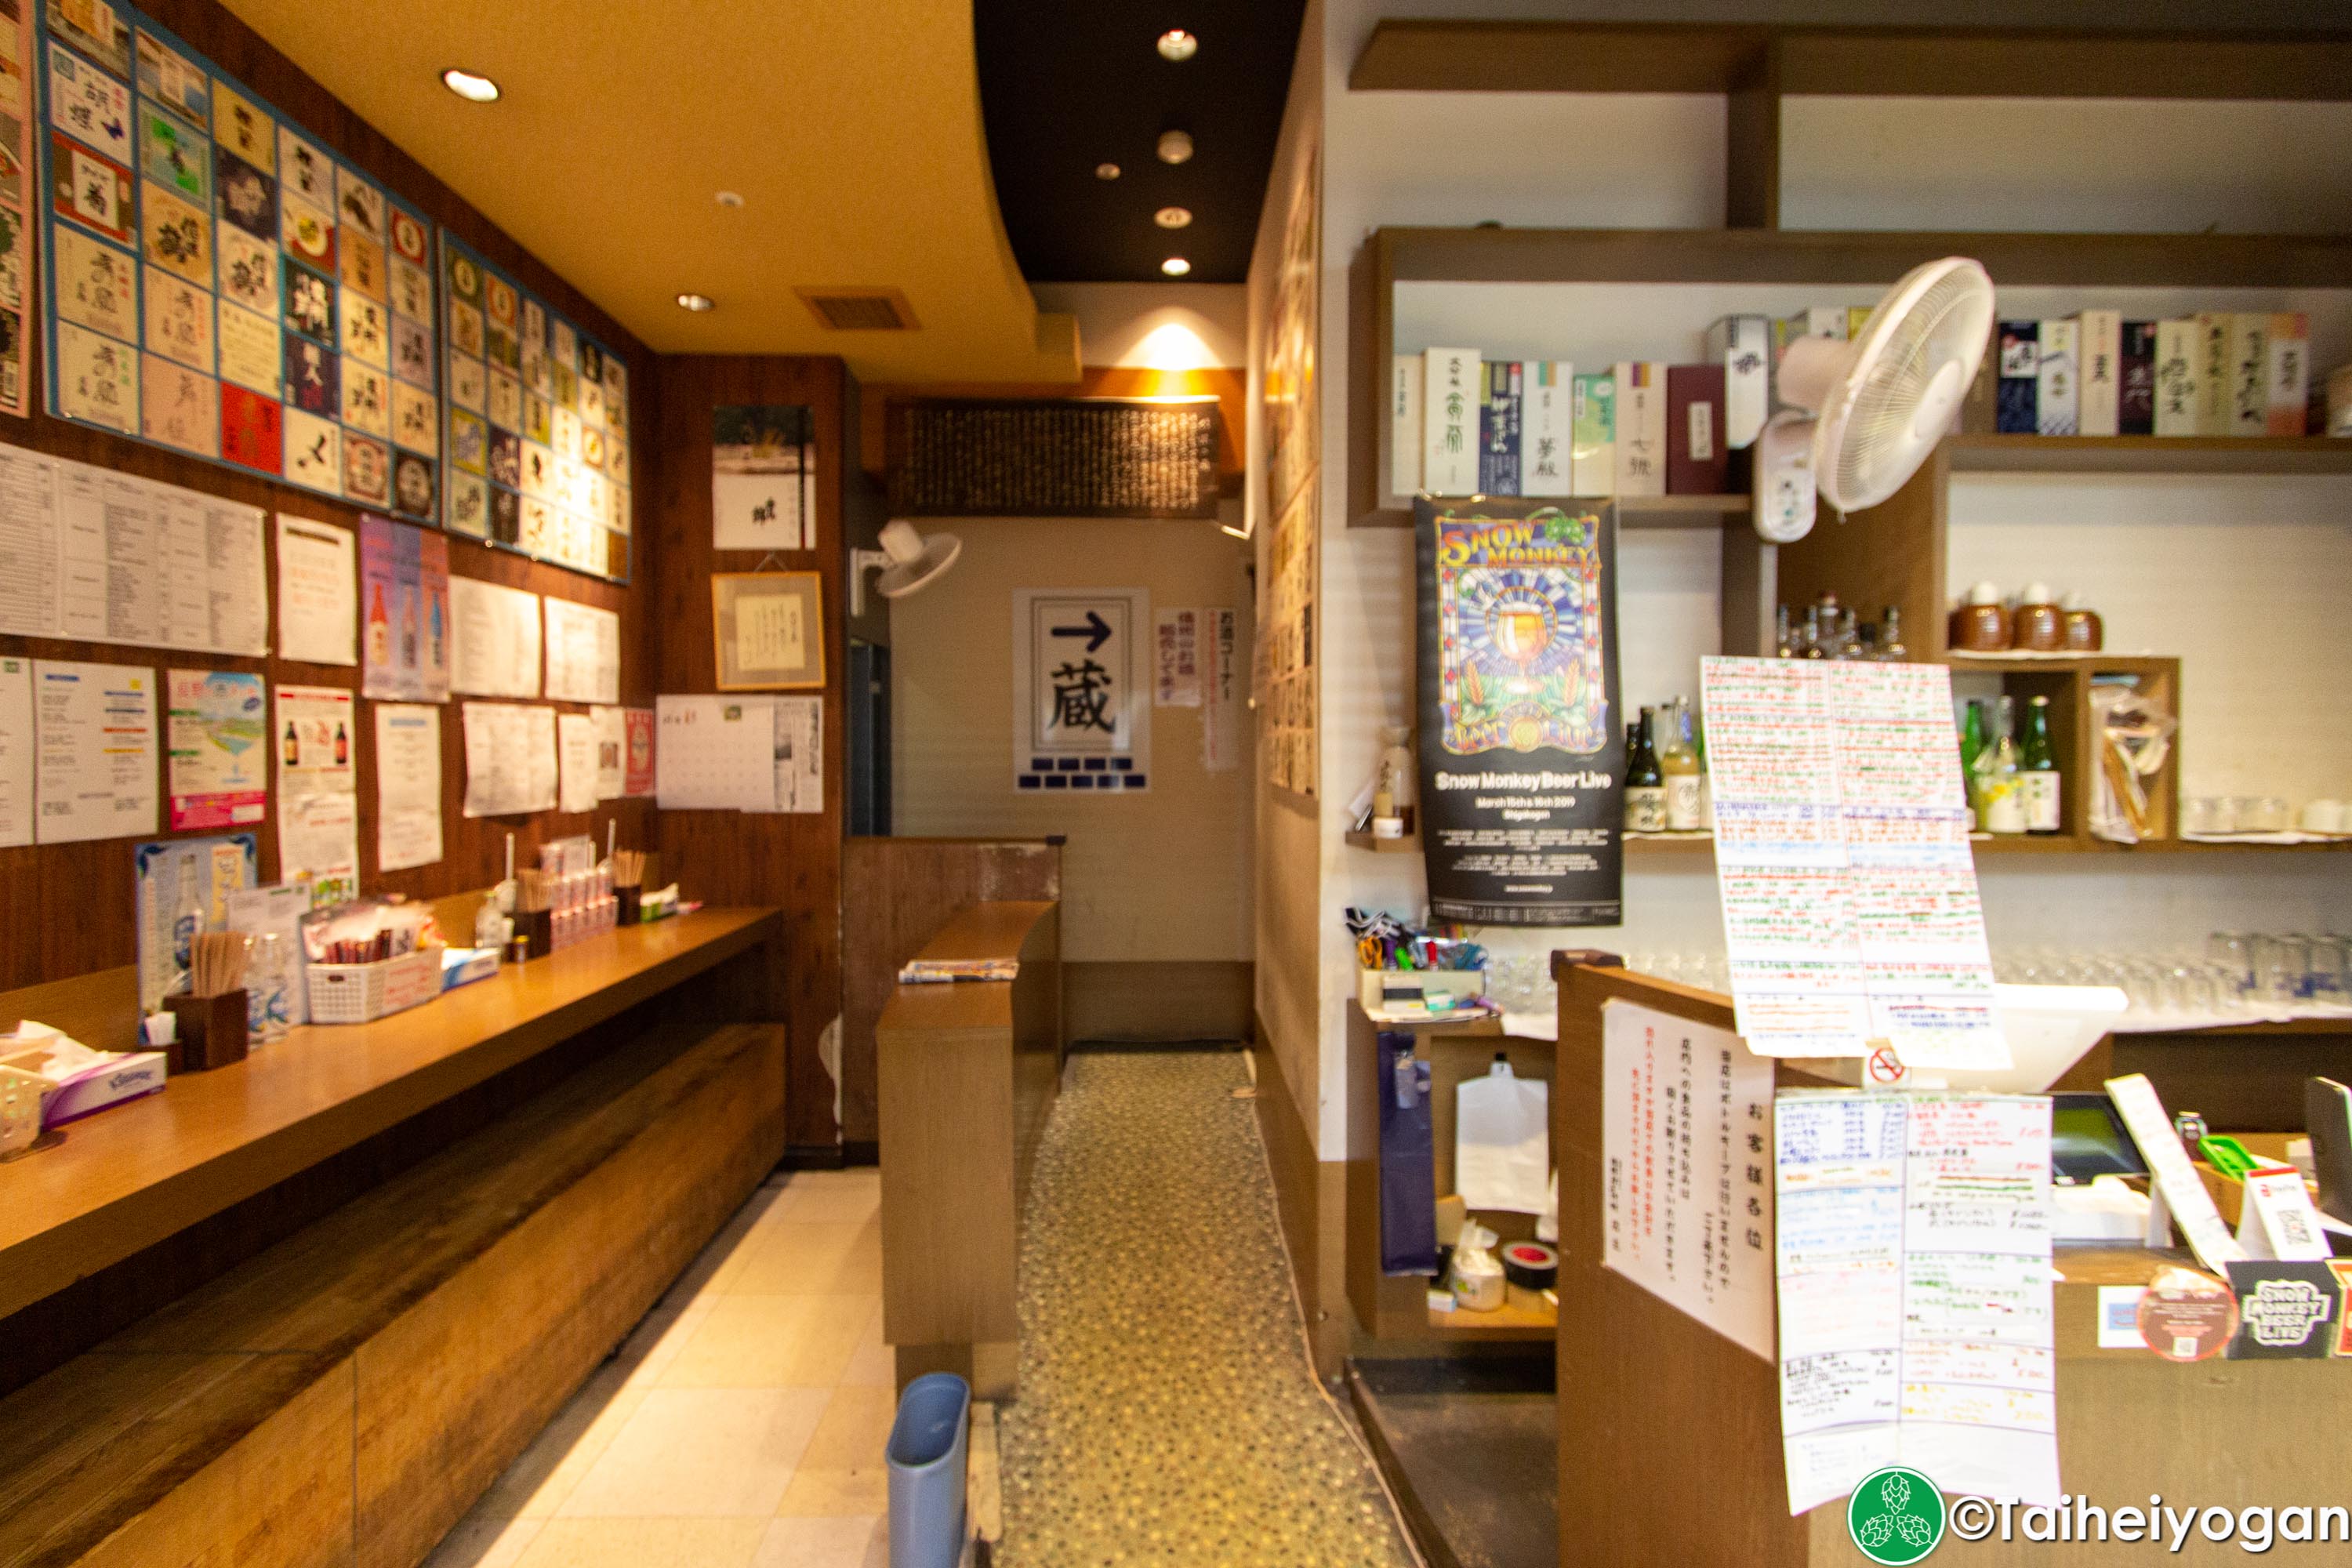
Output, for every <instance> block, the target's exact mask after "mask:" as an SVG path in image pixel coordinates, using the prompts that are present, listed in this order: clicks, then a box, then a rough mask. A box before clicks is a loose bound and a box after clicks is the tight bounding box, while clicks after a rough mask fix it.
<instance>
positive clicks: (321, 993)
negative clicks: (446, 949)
mask: <svg viewBox="0 0 2352 1568" xmlns="http://www.w3.org/2000/svg"><path fill="white" fill-rule="evenodd" d="M439 994H441V950H440V949H439V948H437V947H425V948H419V949H418V950H417V951H416V952H408V953H403V954H402V955H401V956H400V957H398V958H387V959H385V960H383V962H382V963H313V964H311V965H310V1022H312V1023H313V1024H365V1023H370V1022H373V1020H375V1019H377V1018H381V1017H383V1016H386V1015H387V1014H392V1013H397V1012H399V1011H400V1010H401V1009H403V1008H404V1007H414V1006H415V1005H417V1004H418V1003H419V1002H430V1001H431V1000H433V998H434V997H436V996H438V995H439Z"/></svg>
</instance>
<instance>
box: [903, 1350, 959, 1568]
mask: <svg viewBox="0 0 2352 1568" xmlns="http://www.w3.org/2000/svg"><path fill="white" fill-rule="evenodd" d="M970 1442H971V1384H968V1383H966V1382H965V1381H964V1380H963V1379H962V1378H961V1377H958V1376H957V1375H956V1374H955V1373H951V1372H934V1373H925V1374H924V1375H923V1376H921V1377H919V1378H917V1379H915V1381H914V1382H912V1383H910V1384H908V1385H907V1392H906V1393H905V1394H901V1395H899V1396H898V1419H896V1420H895V1421H893V1422H891V1424H890V1443H889V1447H887V1449H886V1450H885V1454H886V1457H887V1459H888V1462H889V1466H890V1568H955V1565H956V1561H957V1559H958V1558H960V1557H961V1556H962V1554H963V1535H964V1521H963V1470H964V1451H965V1449H966V1447H968V1446H969V1444H970Z"/></svg>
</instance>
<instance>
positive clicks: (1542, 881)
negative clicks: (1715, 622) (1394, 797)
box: [1413, 497, 1625, 926]
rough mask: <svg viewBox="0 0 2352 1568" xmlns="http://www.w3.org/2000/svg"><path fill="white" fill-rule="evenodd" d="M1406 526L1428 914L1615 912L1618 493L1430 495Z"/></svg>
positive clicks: (1558, 919) (1621, 764)
mask: <svg viewBox="0 0 2352 1568" xmlns="http://www.w3.org/2000/svg"><path fill="white" fill-rule="evenodd" d="M1413 530H1414V534H1415V536H1416V538H1417V539H1418V541H1419V550H1420V559H1421V615H1420V623H1421V637H1420V648H1421V659H1420V666H1421V677H1420V683H1421V690H1420V710H1421V714H1420V717H1421V744H1420V752H1421V842H1422V853H1423V856H1424V857H1425V858H1426V859H1427V862H1428V868H1429V904H1430V912H1431V914H1432V915H1433V917H1434V918H1435V919H1438V920H1441V921H1463V922H1465V923H1466V924H1471V925H1523V926H1612V925H1616V924H1618V923H1619V921H1620V918H1621V905H1622V874H1623V862H1622V847H1621V845H1620V840H1619V829H1620V828H1621V827H1622V826H1623V820H1624V818H1623V811H1624V807H1623V805H1622V800H1621V795H1622V784H1623V782H1624V779H1623V775H1624V771H1625V744H1624V740H1623V737H1622V721H1621V720H1620V717H1619V714H1620V711H1621V710H1620V709H1619V706H1618V697H1617V509H1616V506H1615V505H1614V503H1612V502H1610V501H1605V500H1603V501H1552V500H1513V499H1511V498H1508V497H1496V498H1490V499H1487V500H1419V501H1416V502H1414V503H1413Z"/></svg>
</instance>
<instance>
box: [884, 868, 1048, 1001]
mask: <svg viewBox="0 0 2352 1568" xmlns="http://www.w3.org/2000/svg"><path fill="white" fill-rule="evenodd" d="M1057 908H1059V906H1058V905H1057V904H1056V903H1055V901H1054V900H1051V899H1043V900H1030V899H1020V900H1003V901H1001V902H995V903H982V904H966V905H965V906H964V907H963V908H962V909H961V910H957V911H956V912H955V914H954V915H953V916H952V917H951V918H950V920H949V921H948V923H947V924H945V925H943V926H941V927H940V929H939V931H938V934H936V935H934V936H933V937H932V938H931V940H930V941H929V942H925V943H924V944H923V950H922V952H919V953H917V954H916V955H915V956H916V957H918V958H937V959H951V958H954V959H973V958H1003V959H1013V960H1018V959H1020V958H1021V957H1022V955H1023V954H1024V952H1028V951H1030V945H1031V942H1032V940H1033V939H1034V937H1035V936H1036V935H1037V933H1038V928H1039V926H1040V925H1041V924H1043V923H1044V922H1045V921H1049V920H1051V919H1052V917H1053V915H1054V912H1055V910H1056V909H1057ZM1012 1016H1013V983H1012V982H1010V981H1003V980H955V981H947V982H938V981H932V982H928V983H925V984H919V985H898V986H896V987H894V988H893V990H892V992H891V995H890V1000H889V1001H888V1002H887V1004H885V1005H884V1006H883V1008H882V1021H881V1023H880V1024H879V1025H878V1027H880V1028H885V1029H982V1028H989V1027H992V1026H1003V1025H1004V1024H1006V1023H1008V1022H1009V1021H1010V1020H1011V1018H1012Z"/></svg>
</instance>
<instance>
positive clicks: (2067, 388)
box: [2033, 317, 2083, 436]
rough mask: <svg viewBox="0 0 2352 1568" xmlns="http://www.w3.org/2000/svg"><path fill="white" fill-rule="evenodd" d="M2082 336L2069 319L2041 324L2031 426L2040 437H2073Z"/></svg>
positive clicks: (2079, 389) (2077, 325)
mask: <svg viewBox="0 0 2352 1568" xmlns="http://www.w3.org/2000/svg"><path fill="white" fill-rule="evenodd" d="M2082 335H2083V334H2082V327H2081V324H2080V323H2079V322H2077V321H2074V319H2073V318H2071V317H2069V318H2067V319H2066V320H2063V321H2044V322H2042V332H2041V338H2040V344H2039V347H2040V352H2039V353H2037V354H2036V355H2035V356H2034V362H2033V369H2034V382H2035V385H2034V393H2033V422H2034V428H2035V429H2036V430H2038V431H2039V432H2040V433H2041V434H2042V435H2044V436H2072V435H2074V434H2075V433H2076V428H2077V424H2076V422H2077V417H2078V414H2079V410H2080V407H2081V404H2082V387H2081V384H2080V383H2079V382H2078V381H2077V380H2076V379H2075V374H2076V371H2077V369H2078V368H2079V367H2080V365H2081V363H2082V360H2081V357H2080V354H2079V353H2078V345H2079V343H2080V342H2081V339H2082Z"/></svg>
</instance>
